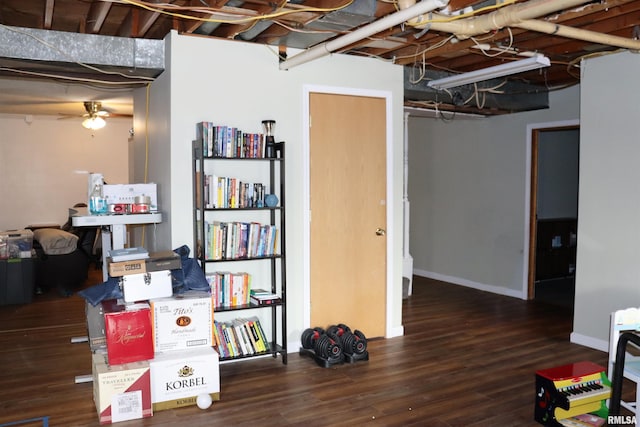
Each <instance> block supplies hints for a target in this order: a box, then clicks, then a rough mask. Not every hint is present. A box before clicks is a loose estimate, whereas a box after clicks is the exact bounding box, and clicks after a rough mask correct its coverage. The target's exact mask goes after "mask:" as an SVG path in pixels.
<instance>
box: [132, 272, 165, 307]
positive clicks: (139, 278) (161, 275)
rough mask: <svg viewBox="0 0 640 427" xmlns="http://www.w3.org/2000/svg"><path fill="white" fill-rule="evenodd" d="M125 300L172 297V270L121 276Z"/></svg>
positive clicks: (134, 300)
mask: <svg viewBox="0 0 640 427" xmlns="http://www.w3.org/2000/svg"><path fill="white" fill-rule="evenodd" d="M120 283H121V284H122V293H123V294H124V300H125V302H136V301H146V300H150V299H152V298H164V297H170V296H171V295H172V294H173V287H172V282H171V271H170V270H162V271H151V272H148V273H138V274H128V275H126V276H122V277H120Z"/></svg>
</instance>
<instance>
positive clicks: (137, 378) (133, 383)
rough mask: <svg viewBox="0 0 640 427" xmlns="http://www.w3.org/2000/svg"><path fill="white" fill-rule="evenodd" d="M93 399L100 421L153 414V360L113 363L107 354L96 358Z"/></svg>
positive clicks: (93, 367) (97, 355) (121, 419)
mask: <svg viewBox="0 0 640 427" xmlns="http://www.w3.org/2000/svg"><path fill="white" fill-rule="evenodd" d="M92 372H93V400H94V402H95V404H96V409H97V411H98V417H99V419H100V424H111V423H115V422H119V421H127V420H135V419H139V418H146V417H150V416H152V415H153V409H152V404H151V370H150V368H149V362H147V361H144V362H133V363H125V364H122V365H109V364H108V363H107V361H106V358H105V354H104V353H95V354H94V355H93V360H92Z"/></svg>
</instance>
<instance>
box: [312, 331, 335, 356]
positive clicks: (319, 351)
mask: <svg viewBox="0 0 640 427" xmlns="http://www.w3.org/2000/svg"><path fill="white" fill-rule="evenodd" d="M314 348H315V352H316V356H319V357H321V358H324V359H327V360H338V359H340V358H342V342H341V339H340V337H339V336H337V335H336V334H334V333H329V332H327V333H325V334H323V335H321V336H320V338H318V340H317V341H316V343H315V347H314Z"/></svg>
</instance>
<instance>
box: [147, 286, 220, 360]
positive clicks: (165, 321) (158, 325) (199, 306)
mask: <svg viewBox="0 0 640 427" xmlns="http://www.w3.org/2000/svg"><path fill="white" fill-rule="evenodd" d="M150 303H151V313H152V316H153V344H154V351H156V352H165V351H173V350H186V349H189V348H197V347H211V346H212V345H213V304H212V299H211V295H209V294H208V293H207V292H198V291H187V292H185V293H183V294H178V295H174V296H172V297H171V298H160V299H154V300H151V301H150Z"/></svg>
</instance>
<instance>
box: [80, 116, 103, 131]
mask: <svg viewBox="0 0 640 427" xmlns="http://www.w3.org/2000/svg"><path fill="white" fill-rule="evenodd" d="M106 124H107V122H106V121H105V120H104V119H103V118H102V117H99V116H91V117H87V118H86V119H85V120H84V121H83V122H82V126H83V127H85V128H87V129H91V130H97V129H102V128H103V127H104V126H105V125H106Z"/></svg>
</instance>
